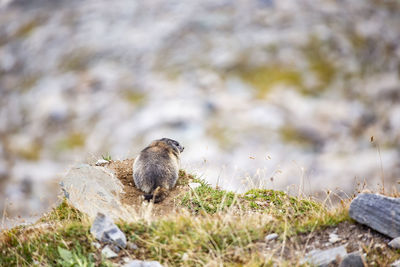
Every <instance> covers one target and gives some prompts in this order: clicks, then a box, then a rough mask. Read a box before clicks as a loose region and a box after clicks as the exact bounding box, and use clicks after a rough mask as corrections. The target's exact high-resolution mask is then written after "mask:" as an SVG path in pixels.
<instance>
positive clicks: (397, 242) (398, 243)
mask: <svg viewBox="0 0 400 267" xmlns="http://www.w3.org/2000/svg"><path fill="white" fill-rule="evenodd" d="M388 245H389V246H390V247H391V248H394V249H400V236H399V237H396V238H395V239H393V240H392V241H390V242H389V244H388Z"/></svg>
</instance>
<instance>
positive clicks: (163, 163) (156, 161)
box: [133, 138, 184, 203]
mask: <svg viewBox="0 0 400 267" xmlns="http://www.w3.org/2000/svg"><path fill="white" fill-rule="evenodd" d="M183 149H184V148H183V147H182V146H181V145H180V144H179V143H178V142H177V141H175V140H172V139H168V138H162V139H159V140H155V141H153V142H152V143H151V144H150V145H149V146H147V147H146V148H145V149H143V150H142V151H141V152H140V154H139V156H138V157H137V158H136V159H135V162H134V164H133V180H134V182H135V185H136V187H137V188H139V189H140V190H142V191H143V192H144V193H145V194H144V197H145V199H146V200H150V199H153V201H154V202H155V203H157V202H160V201H162V200H163V199H164V198H165V197H166V196H167V195H168V190H170V189H172V188H173V187H174V186H175V184H176V181H177V180H178V173H179V167H180V160H179V157H180V153H181V152H182V151H183Z"/></svg>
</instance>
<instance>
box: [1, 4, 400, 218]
mask: <svg viewBox="0 0 400 267" xmlns="http://www.w3.org/2000/svg"><path fill="white" fill-rule="evenodd" d="M0 5H1V7H0V211H1V212H2V223H3V225H4V224H5V225H7V224H10V223H11V222H12V221H13V220H15V219H17V220H20V219H21V220H22V219H29V220H33V219H34V218H35V216H37V215H40V213H41V212H43V211H44V210H46V209H48V208H49V206H50V205H52V204H53V203H54V202H55V201H56V199H57V195H58V194H59V186H58V182H59V179H60V177H62V175H63V173H64V172H65V171H66V170H67V169H68V168H69V167H70V166H72V165H74V164H79V163H82V162H95V161H96V160H97V159H99V158H101V157H102V156H104V155H106V156H111V157H112V159H124V158H127V157H134V156H135V155H136V154H137V153H138V152H139V151H140V150H141V149H142V148H143V147H145V146H146V145H147V144H148V143H149V142H150V141H151V140H152V139H155V138H161V137H170V138H174V139H177V140H178V141H180V142H181V143H182V144H183V145H184V146H185V147H186V149H185V152H184V154H183V155H182V164H183V167H184V168H186V169H188V170H189V171H193V172H196V173H197V174H198V175H199V176H201V177H203V178H205V179H207V180H208V181H209V182H210V183H212V184H214V185H219V186H222V187H223V188H226V189H229V190H235V191H238V192H241V191H243V190H245V189H248V188H250V187H266V188H273V189H285V190H291V191H293V192H294V193H297V190H298V189H300V190H301V191H302V192H304V193H305V194H318V193H320V196H321V192H326V191H327V190H331V191H332V192H334V193H335V194H337V195H338V196H340V197H345V196H346V195H350V194H352V193H353V192H354V191H355V190H356V189H357V188H359V187H360V186H363V185H364V184H367V186H368V187H369V188H382V187H383V186H384V187H385V190H387V191H389V190H394V189H397V190H398V189H399V184H398V181H399V177H400V83H399V77H400V2H399V1H398V0H364V1H356V0H318V1H316V0H299V1H291V0H279V1H278V0H239V1H225V0H222V1H216V0H202V1H174V0H168V1H166V0H162V1H161V0H155V1H132V0H115V1H94V0H86V1H76V0H75V1H74V0H14V1H13V0H1V1H0ZM372 137H373V138H372ZM371 139H373V140H371ZM371 141H372V142H371ZM383 181H384V185H383ZM323 196H324V194H322V197H323Z"/></svg>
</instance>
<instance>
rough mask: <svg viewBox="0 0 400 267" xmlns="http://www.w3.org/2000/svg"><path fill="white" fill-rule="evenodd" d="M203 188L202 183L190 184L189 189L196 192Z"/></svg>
mask: <svg viewBox="0 0 400 267" xmlns="http://www.w3.org/2000/svg"><path fill="white" fill-rule="evenodd" d="M199 186H201V184H200V183H189V187H190V189H192V190H195V189H196V188H197V187H199Z"/></svg>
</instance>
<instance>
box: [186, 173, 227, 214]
mask: <svg viewBox="0 0 400 267" xmlns="http://www.w3.org/2000/svg"><path fill="white" fill-rule="evenodd" d="M197 182H200V183H201V186H199V187H197V188H196V189H195V190H193V191H189V192H188V193H186V195H185V196H184V197H183V199H182V202H181V204H182V205H183V206H185V207H187V208H189V209H190V210H192V211H194V212H199V211H201V210H202V211H205V212H207V213H211V214H212V213H215V212H217V211H221V210H224V209H225V208H227V207H230V206H231V205H232V204H233V203H234V200H235V194H234V193H233V192H227V191H225V190H219V189H215V188H212V187H211V186H210V185H208V184H206V183H205V182H204V181H202V180H198V181H197Z"/></svg>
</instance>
